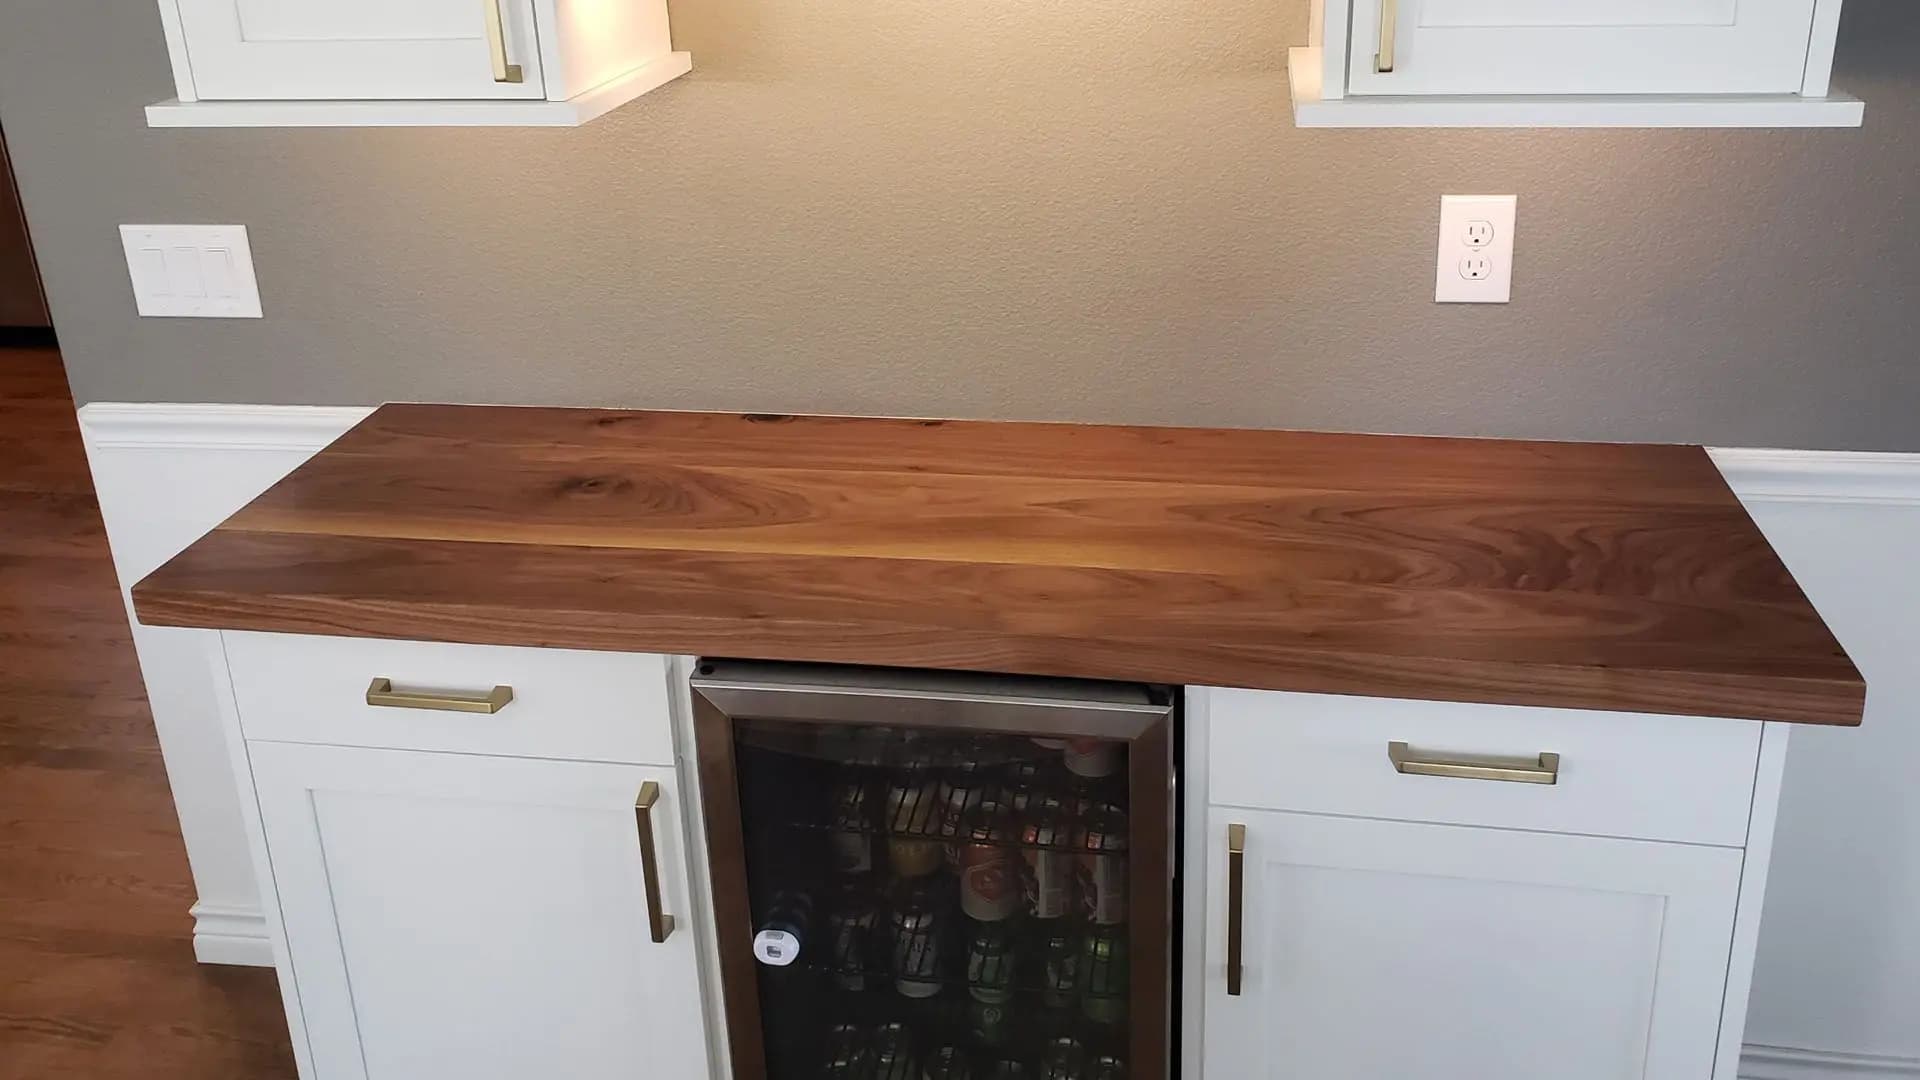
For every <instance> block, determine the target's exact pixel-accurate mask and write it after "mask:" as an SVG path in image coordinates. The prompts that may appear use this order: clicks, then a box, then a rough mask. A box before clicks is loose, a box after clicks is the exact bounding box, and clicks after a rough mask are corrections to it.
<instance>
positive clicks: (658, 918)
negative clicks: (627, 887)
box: [633, 780, 673, 944]
mask: <svg viewBox="0 0 1920 1080" xmlns="http://www.w3.org/2000/svg"><path fill="white" fill-rule="evenodd" d="M659 801H660V785H659V784H658V783H657V782H655V781H652V780H648V781H646V782H644V783H642V784H641V785H640V797H639V798H637V799H635V800H633V821H634V824H635V826H637V827H638V828H639V830H640V876H641V877H642V878H643V879H644V880H645V882H646V886H647V931H648V933H649V934H651V935H652V937H653V940H654V942H655V944H658V943H659V942H662V941H665V940H667V935H668V934H671V933H673V916H671V915H668V914H666V913H665V912H663V911H661V910H660V870H659V862H660V856H659V854H658V853H657V852H655V851H654V847H653V804H654V803H657V802H659Z"/></svg>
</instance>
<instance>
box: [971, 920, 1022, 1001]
mask: <svg viewBox="0 0 1920 1080" xmlns="http://www.w3.org/2000/svg"><path fill="white" fill-rule="evenodd" d="M1018 955H1019V953H1018V950H1017V949H1016V948H1015V947H1014V940H1013V935H1012V934H1011V933H1010V932H1009V931H1008V930H1007V928H1006V925H1005V924H1004V923H981V924H980V925H979V926H978V927H977V928H976V929H975V930H974V932H973V937H972V939H971V940H970V941H968V942H967V993H968V994H970V995H972V996H973V1000H975V1001H984V1002H988V1003H999V1002H1006V1001H1010V1000H1012V999H1013V975H1014V970H1015V961H1016V958H1017V956H1018Z"/></svg>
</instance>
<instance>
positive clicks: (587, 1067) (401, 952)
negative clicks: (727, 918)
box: [212, 632, 714, 1080]
mask: <svg viewBox="0 0 1920 1080" xmlns="http://www.w3.org/2000/svg"><path fill="white" fill-rule="evenodd" d="M220 641H221V647H220V648H219V649H218V650H216V651H215V654H214V655H213V657H212V661H213V663H214V665H215V674H216V676H217V677H218V681H219V683H220V685H222V686H223V687H225V688H228V693H227V694H226V695H225V697H224V701H223V712H224V713H225V717H226V728H227V737H228V740H229V744H230V748H231V750H232V753H233V759H234V763H235V767H236V769H238V770H239V771H240V773H241V776H240V781H241V789H242V792H243V794H244V796H246V798H245V799H244V801H245V802H246V803H247V804H248V805H247V810H248V811H249V816H250V820H249V822H248V825H249V832H250V834H251V837H252V839H253V841H254V844H255V853H254V858H255V863H256V866H257V867H258V869H259V871H260V878H261V881H262V883H263V887H262V892H263V900H264V906H265V908H266V910H267V918H268V923H269V933H270V935H271V936H272V937H273V940H274V948H275V961H276V967H277V969H278V971H279V975H280V982H281V992H282V994H283V996H284V997H285V999H286V1005H287V1016H288V1021H289V1025H290V1028H291V1032H292V1036H293V1042H294V1055H295V1058H296V1060H297V1062H298V1064H299V1067H300V1071H301V1075H302V1077H303V1078H304V1080H419V1078H422V1077H441V1076H445V1077H456V1076H457V1077H460V1078H462V1080H526V1078H528V1077H540V1076H554V1077H568V1078H570V1080H574V1078H577V1080H628V1078H631V1077H634V1076H643V1075H654V1076H663V1077H664V1076H671V1077H706V1076H710V1075H713V1073H712V1068H713V1065H714V1062H713V1059H712V1055H711V1052H710V1047H711V1045H712V1044H711V1043H710V1041H709V1039H708V1032H707V1022H708V1016H707V1011H706V1008H705V1001H706V996H705V995H704V994H703V992H702V989H703V986H704V985H705V983H706V981H707V978H706V973H705V967H704V965H705V964H706V963H707V961H706V960H705V959H704V957H705V953H704V952H703V945H702V944H701V943H702V941H703V939H704V938H705V937H707V936H708V935H705V934H704V926H703V921H704V920H707V919H709V918H710V916H707V915H706V914H705V913H704V910H703V911H695V910H694V908H693V906H692V905H693V902H694V901H693V897H694V896H695V895H697V894H698V893H699V890H696V889H695V888H694V882H692V881H690V880H689V875H688V869H687V868H688V865H689V855H690V853H689V851H688V848H687V840H686V835H687V832H686V825H687V822H686V821H685V819H684V815H685V814H686V813H687V812H688V809H687V807H688V802H687V800H688V798H689V797H690V796H689V795H688V794H686V793H685V792H684V789H683V787H682V785H681V783H680V779H679V772H678V770H677V769H676V767H675V760H676V755H675V753H674V750H673V742H674V736H673V733H672V725H673V720H672V717H671V716H670V715H669V709H668V704H667V700H666V697H667V695H666V691H667V679H668V670H669V665H668V664H667V663H666V658H664V657H659V656H641V655H621V654H612V653H576V652H568V651H564V650H550V649H519V648H506V647H499V646H470V645H447V644H441V643H434V642H400V641H376V640H356V639H337V638H325V637H317V636H305V635H279V634H244V633H234V632H226V633H223V634H222V635H221V636H220ZM503 702H504V704H502V703H503ZM486 705H492V706H494V707H495V710H496V711H493V712H486V711H484V706H486ZM267 733H271V735H272V736H273V737H269V738H261V737H259V736H260V735H262V734H267ZM542 733H546V735H547V736H549V740H548V741H549V743H550V748H551V750H553V751H554V752H556V753H566V752H570V753H573V754H575V755H579V756H581V757H585V756H587V755H594V756H598V757H601V758H603V760H564V759H561V758H559V757H541V756H536V754H537V752H538V751H539V750H540V749H541V745H540V740H541V736H542ZM328 738H332V739H334V740H335V742H334V743H328V742H326V741H325V740H326V739H328ZM288 739H297V740H300V741H285V740H288ZM354 744H357V745H354ZM623 755H624V756H627V757H632V756H646V757H654V758H657V760H655V761H651V762H644V761H634V760H605V758H618V757H621V756H623Z"/></svg>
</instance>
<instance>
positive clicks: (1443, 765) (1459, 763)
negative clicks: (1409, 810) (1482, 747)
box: [1387, 742, 1560, 784]
mask: <svg viewBox="0 0 1920 1080" xmlns="http://www.w3.org/2000/svg"><path fill="white" fill-rule="evenodd" d="M1387 760H1388V761H1391V762H1393V771H1395V772H1400V773H1406V774H1408V775H1409V776H1452V777H1457V778H1459V779H1462V780H1506V781H1510V782H1512V783H1516V784H1552V783H1557V782H1558V781H1559V779H1560V755H1559V754H1549V753H1542V754H1541V755H1540V756H1539V757H1537V758H1510V757H1473V756H1463V755H1452V754H1422V755H1420V756H1419V757H1415V756H1414V751H1412V750H1410V749H1408V748H1407V744H1406V743H1403V742H1390V743H1388V744H1387Z"/></svg>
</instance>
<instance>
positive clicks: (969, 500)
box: [133, 405, 1865, 724]
mask: <svg viewBox="0 0 1920 1080" xmlns="http://www.w3.org/2000/svg"><path fill="white" fill-rule="evenodd" d="M133 598H134V607H135V610H136V611H137V613H138V615H139V617H140V619H141V621H142V622H145V623H148V624H152V625H164V626H195V627H220V628H228V629H246V630H271V631H287V632H295V633H314V634H341V635H352V636H368V637H388V638H411V639H424V640H439V641H459V642H472V643H479V644H508V645H532V646H560V647H568V648H586V649H615V650H628V651H635V652H665V653H693V654H707V655H726V656H743V657H755V658H763V659H779V660H815V661H832V662H839V663H863V664H887V665H910V666H919V667H940V668H957V669H972V670H984V671H1006V672H1017V673H1029V674H1043V675H1069V676H1079V677H1085V678H1111V679H1129V680H1140V681H1148V682H1167V683H1196V684H1206V685H1218V686H1245V687H1253V688H1259V689H1276V690H1299V691H1311V692H1324V693H1344V694H1366V695H1374V696H1385V697H1408V698H1429V699H1439V700H1449V701H1476V702H1491V703H1504V704H1522V705H1546V706H1556V707H1565V708H1586V709H1613V710H1622V711H1631V712H1651V713H1672V714H1698V715H1711V716H1734V717H1746V718H1751V719H1758V720H1787V721H1800V722H1807V723H1822V724H1855V723H1858V722H1859V719H1860V713H1861V707H1862V702H1863V699H1864V696H1865V686H1864V683H1863V682H1862V680H1861V678H1860V675H1859V673H1858V672H1857V671H1856V670H1855V669H1854V666H1853V664H1852V663H1851V662H1850V661H1849V660H1848V659H1847V656H1846V654H1845V652H1844V651H1842V649H1841V648H1840V646H1839V644H1838V643H1837V642H1836V641H1835V640H1834V638H1833V636H1832V635H1831V634H1830V633H1829V632H1828V631H1827V628H1826V626H1825V625H1824V624H1823V623H1822V622H1821V620H1820V617H1819V615H1818V614H1817V613H1816V612H1815V611H1814V609H1813V607H1812V605H1810V604H1809V603H1808V602H1807V599H1806V597H1805V595H1804V594H1802V592H1801V591H1800V588H1799V586H1798V585H1796V584H1795V582H1794V580H1793V577H1792V576H1791V575H1790V574H1789V573H1788V572H1787V569H1786V567H1785V566H1784V565H1782V564H1781V562H1780V559H1779V558H1778V557H1777V556H1776V555H1775V554H1774V552H1773V549H1772V548H1771V547H1769V546H1768V544H1767V541H1766V539H1765V538H1764V537H1763V536H1762V535H1761V534H1760V531H1759V529H1758V528H1756V527H1755V526H1754V524H1753V522H1752V520H1751V519H1750V518H1748V516H1747V514H1746V512H1745V510H1744V509H1742V508H1741V506H1740V504H1739V502H1738V501H1737V500H1736V499H1735V498H1734V496H1733V494H1732V493H1731V492H1730V491H1729V490H1728V489H1727V486H1726V484H1725V483H1724V482H1723V481H1722V479H1721V477H1720V474H1719V472H1718V471H1717V470H1716V469H1715V468H1714V466H1713V464H1712V462H1711V461H1710V460H1709V459H1708V457H1707V455H1706V453H1705V452H1704V451H1702V450H1701V449H1700V448H1698V447H1690V446H1642V445H1602V444H1578V443H1539V442H1512V441H1494V440H1475V439H1436V438H1408V437H1397V436H1369V435H1328V434H1311V433H1303V432H1285V431H1243V430H1213V429H1192V428H1133V427H1101V426H1087V425H1066V424H1013V423H985V422H971V421H914V420H886V419H858V418H843V417H839V418H830V417H786V416H780V417H767V416H737V415H728V414H714V413H672V412H620V411H603V410H587V409H540V408H507V407H490V406H452V405H388V406H385V407H383V408H381V409H379V410H377V411H376V412H374V413H373V414H372V415H371V416H369V417H368V418H367V419H366V420H365V421H363V422H362V423H360V424H359V425H358V426H357V427H355V428H354V429H353V430H352V431H350V432H348V433H347V434H345V435H343V436H342V437H341V438H340V439H339V440H337V441H336V442H334V444H333V445H332V446H329V447H328V448H327V449H325V450H323V451H321V452H320V453H319V454H318V455H317V456H315V457H314V458H313V459H312V460H310V461H309V462H307V463H306V464H305V465H303V466H301V467H300V468H299V469H297V470H296V471H295V472H294V473H293V474H292V475H291V476H289V477H287V478H286V479H285V480H283V481H281V482H280V483H279V484H277V485H275V486H274V488H273V489H272V490H270V491H268V492H267V493H266V494H264V495H262V496H261V497H260V498H259V499H257V500H255V501H254V502H253V503H252V504H251V505H249V506H247V507H246V508H245V509H244V510H242V511H240V512H239V513H238V514H235V515H234V516H233V517H232V518H230V519H229V520H228V521H227V522H226V523H225V524H223V525H221V526H220V527H219V528H217V529H215V530H214V531H212V532H211V533H209V534H207V535H206V536H205V537H204V538H202V539H201V540H199V541H198V542H196V543H195V544H194V545H193V546H191V547H190V548H188V549H187V550H186V551H185V552H183V553H181V554H180V555H179V556H178V557H176V558H175V559H173V560H172V561H171V562H169V563H168V564H167V565H165V566H164V567H162V568H161V569H159V570H158V571H156V572H155V573H154V574H152V575H151V576H150V577H148V578H147V579H146V580H144V581H142V582H140V583H139V584H138V585H137V586H135V587H134V590H133Z"/></svg>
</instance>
